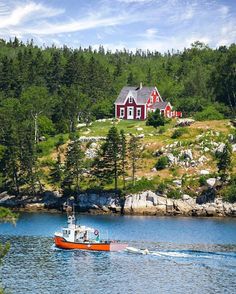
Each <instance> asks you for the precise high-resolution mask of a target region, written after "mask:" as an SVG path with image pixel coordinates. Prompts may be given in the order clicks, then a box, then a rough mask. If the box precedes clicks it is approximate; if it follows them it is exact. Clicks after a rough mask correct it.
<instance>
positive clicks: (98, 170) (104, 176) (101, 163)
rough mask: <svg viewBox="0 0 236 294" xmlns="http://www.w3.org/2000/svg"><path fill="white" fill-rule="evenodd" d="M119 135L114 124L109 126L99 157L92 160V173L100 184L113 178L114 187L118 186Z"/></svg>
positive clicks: (119, 161)
mask: <svg viewBox="0 0 236 294" xmlns="http://www.w3.org/2000/svg"><path fill="white" fill-rule="evenodd" d="M120 142H121V141H120V136H119V133H118V130H117V128H116V127H115V126H113V127H111V128H110V130H109V132H108V134H107V137H106V142H105V143H104V144H103V145H102V147H101V152H100V154H99V157H98V158H97V159H96V160H95V162H94V169H93V174H94V175H95V176H96V177H97V178H98V179H99V180H100V182H101V184H102V185H104V184H105V183H111V182H112V181H113V180H114V188H115V190H117V188H118V176H119V174H120V170H121V166H120V165H121V153H120V151H121V145H120Z"/></svg>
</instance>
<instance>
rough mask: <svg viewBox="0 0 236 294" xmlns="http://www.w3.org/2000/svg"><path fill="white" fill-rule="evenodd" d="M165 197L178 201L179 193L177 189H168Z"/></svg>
mask: <svg viewBox="0 0 236 294" xmlns="http://www.w3.org/2000/svg"><path fill="white" fill-rule="evenodd" d="M167 197H168V198H172V199H180V198H181V192H180V190H178V189H170V190H169V191H168V192H167Z"/></svg>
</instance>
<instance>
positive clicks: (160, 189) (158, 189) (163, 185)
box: [157, 182, 168, 194]
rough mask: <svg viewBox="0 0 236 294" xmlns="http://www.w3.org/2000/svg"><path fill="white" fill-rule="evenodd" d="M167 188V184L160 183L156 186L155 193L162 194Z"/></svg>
mask: <svg viewBox="0 0 236 294" xmlns="http://www.w3.org/2000/svg"><path fill="white" fill-rule="evenodd" d="M167 187H168V183H166V182H161V183H160V184H159V185H158V187H157V191H158V192H159V193H161V194H163V193H164V192H165V191H166V189H167Z"/></svg>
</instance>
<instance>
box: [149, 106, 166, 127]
mask: <svg viewBox="0 0 236 294" xmlns="http://www.w3.org/2000/svg"><path fill="white" fill-rule="evenodd" d="M165 123H166V119H165V117H164V116H162V115H161V114H160V110H159V109H157V110H156V111H155V112H149V114H148V118H147V122H146V125H147V126H153V127H154V128H157V127H160V126H164V125H165Z"/></svg>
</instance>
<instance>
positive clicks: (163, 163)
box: [155, 156, 169, 170]
mask: <svg viewBox="0 0 236 294" xmlns="http://www.w3.org/2000/svg"><path fill="white" fill-rule="evenodd" d="M168 163H169V159H168V157H167V156H161V157H160V158H159V159H158V161H157V163H156V165H155V168H156V169H157V170H162V169H164V168H166V167H167V166H168Z"/></svg>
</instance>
